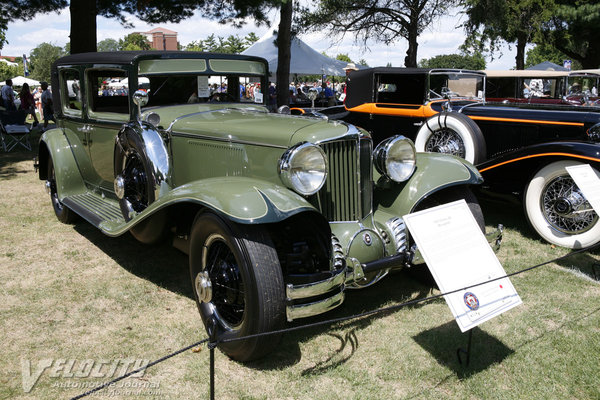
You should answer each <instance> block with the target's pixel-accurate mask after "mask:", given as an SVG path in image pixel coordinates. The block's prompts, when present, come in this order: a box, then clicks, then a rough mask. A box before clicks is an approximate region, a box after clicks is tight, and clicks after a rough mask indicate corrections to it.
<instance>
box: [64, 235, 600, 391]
mask: <svg viewBox="0 0 600 400" xmlns="http://www.w3.org/2000/svg"><path fill="white" fill-rule="evenodd" d="M596 247H600V243H597V244H595V245H593V246H590V247H586V248H584V249H579V250H575V251H572V252H570V253H568V254H565V255H564V256H560V257H557V258H554V259H552V260H549V261H545V262H543V263H540V264H537V265H534V266H531V267H528V268H524V269H521V270H519V271H516V272H512V273H510V274H506V275H504V276H501V277H498V278H494V279H490V280H488V281H485V282H480V283H476V284H473V285H469V286H465V287H463V288H460V289H455V290H451V291H449V292H445V293H440V294H436V295H433V296H429V297H423V298H420V299H414V300H409V301H406V302H404V303H401V304H396V305H393V306H389V307H384V308H378V309H376V310H371V311H366V312H363V313H360V314H354V315H350V316H346V317H340V318H334V319H329V320H326V321H319V322H314V323H311V324H306V325H300V326H295V327H291V328H285V329H279V330H275V331H270V332H262V333H256V334H254V335H248V336H244V337H239V338H230V339H217V340H214V339H213V340H211V339H210V338H206V339H203V340H201V341H199V342H196V343H194V344H191V345H189V346H186V347H183V348H181V349H179V350H177V351H175V352H173V353H171V354H168V355H166V356H164V357H161V358H159V359H157V360H155V361H152V362H150V363H148V365H146V366H144V367H141V368H138V369H136V370H134V371H130V372H128V373H126V374H125V375H122V376H120V377H118V378H115V379H113V380H111V381H109V382H105V383H103V384H102V385H100V386H98V387H95V388H94V389H92V390H89V391H87V392H85V393H82V394H80V395H78V396H75V397H73V398H71V400H78V399H81V398H83V397H86V396H89V395H90V394H92V393H95V392H97V391H100V390H102V389H104V388H106V387H108V386H110V385H112V384H114V383H116V382H119V381H121V380H123V379H125V378H127V377H129V376H131V375H133V374H136V373H138V372H142V371H144V370H146V369H148V368H150V367H152V366H154V365H156V364H159V363H161V362H163V361H166V360H168V359H169V358H172V357H175V356H176V355H178V354H181V353H183V352H185V351H187V350H189V349H192V348H194V347H196V346H199V345H201V344H204V343H207V342H208V343H209V348H210V349H211V354H212V351H213V350H214V348H215V347H216V346H217V345H218V344H219V343H229V342H235V341H238V340H246V339H252V338H257V337H262V336H269V335H276V334H281V333H288V332H295V331H299V330H303V329H309V328H315V327H319V326H323V325H333V324H336V323H340V322H346V321H350V320H354V319H360V318H365V317H372V316H374V315H379V314H384V313H388V312H391V311H396V310H399V309H400V308H403V307H407V306H411V305H414V304H418V303H424V302H428V301H431V300H435V299H439V298H441V297H444V296H447V295H450V294H453V293H457V292H462V291H464V290H467V289H471V288H474V287H478V286H482V285H486V284H488V283H491V282H495V281H498V280H501V279H505V278H510V277H511V276H515V275H519V274H522V273H525V272H528V271H531V270H534V269H537V268H540V267H543V266H544V265H548V264H552V263H555V262H557V261H561V260H564V259H567V258H569V257H572V256H574V255H576V254H581V253H585V252H588V251H590V250H593V249H594V248H596Z"/></svg>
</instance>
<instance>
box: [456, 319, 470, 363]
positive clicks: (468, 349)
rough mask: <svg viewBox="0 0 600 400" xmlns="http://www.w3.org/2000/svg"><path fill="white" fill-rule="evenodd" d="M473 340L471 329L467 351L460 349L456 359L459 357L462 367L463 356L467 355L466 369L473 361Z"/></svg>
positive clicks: (457, 351)
mask: <svg viewBox="0 0 600 400" xmlns="http://www.w3.org/2000/svg"><path fill="white" fill-rule="evenodd" d="M472 339H473V329H472V328H471V329H469V339H468V342H467V350H465V349H463V348H458V349H457V350H456V357H458V363H459V364H461V365H462V363H463V361H462V357H461V354H462V353H464V354H465V355H466V360H465V367H468V366H469V361H471V342H472Z"/></svg>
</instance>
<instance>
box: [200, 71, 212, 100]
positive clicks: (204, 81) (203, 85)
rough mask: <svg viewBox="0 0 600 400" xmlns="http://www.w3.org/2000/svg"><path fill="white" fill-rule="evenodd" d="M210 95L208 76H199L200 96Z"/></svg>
mask: <svg viewBox="0 0 600 400" xmlns="http://www.w3.org/2000/svg"><path fill="white" fill-rule="evenodd" d="M207 97H210V87H209V86H208V76H203V75H201V76H199V77H198V98H207Z"/></svg>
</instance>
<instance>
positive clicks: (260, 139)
mask: <svg viewBox="0 0 600 400" xmlns="http://www.w3.org/2000/svg"><path fill="white" fill-rule="evenodd" d="M168 108H171V107H168ZM168 108H164V109H153V110H151V111H152V112H156V113H157V114H159V115H160V116H161V123H160V125H161V126H163V127H165V128H167V127H169V129H170V130H171V132H173V133H183V134H186V135H198V136H209V137H215V138H219V139H226V140H231V141H243V142H248V143H254V144H264V145H271V146H281V147H286V148H287V147H289V146H291V145H294V144H296V143H300V142H312V143H315V142H320V141H325V140H329V139H332V138H338V137H340V136H343V135H344V134H346V132H347V131H348V126H347V125H346V124H344V123H341V122H337V121H326V120H323V119H319V118H309V117H299V116H293V115H283V114H272V113H267V112H265V110H266V109H264V108H263V107H257V106H244V105H234V104H230V105H219V106H218V107H216V106H207V105H190V106H179V107H177V116H175V115H170V114H172V112H173V110H168ZM144 114H146V112H145V113H144Z"/></svg>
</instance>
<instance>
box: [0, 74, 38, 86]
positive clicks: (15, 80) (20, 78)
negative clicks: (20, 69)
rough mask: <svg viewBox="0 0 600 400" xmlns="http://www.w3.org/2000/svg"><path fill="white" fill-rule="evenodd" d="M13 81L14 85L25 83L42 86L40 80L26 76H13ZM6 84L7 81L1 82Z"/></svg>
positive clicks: (0, 83)
mask: <svg viewBox="0 0 600 400" xmlns="http://www.w3.org/2000/svg"><path fill="white" fill-rule="evenodd" d="M12 83H13V86H23V84H24V83H26V84H28V85H29V86H40V82H39V81H36V80H35V79H29V78H25V77H24V76H17V77H15V78H12ZM4 85H6V81H4V82H0V86H4Z"/></svg>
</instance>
